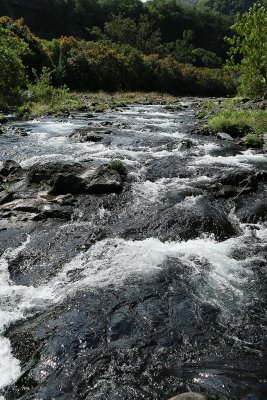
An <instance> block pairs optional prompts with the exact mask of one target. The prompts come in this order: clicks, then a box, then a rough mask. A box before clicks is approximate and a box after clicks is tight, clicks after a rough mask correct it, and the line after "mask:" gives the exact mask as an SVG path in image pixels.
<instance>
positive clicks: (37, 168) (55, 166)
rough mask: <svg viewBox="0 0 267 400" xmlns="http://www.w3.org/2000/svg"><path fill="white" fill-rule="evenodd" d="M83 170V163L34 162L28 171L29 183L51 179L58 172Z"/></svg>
mask: <svg viewBox="0 0 267 400" xmlns="http://www.w3.org/2000/svg"><path fill="white" fill-rule="evenodd" d="M81 170H82V165H81V164H78V163H76V164H64V163H56V162H55V163H53V162H49V163H46V164H39V163H37V164H34V165H32V166H31V167H30V168H29V169H28V171H27V181H28V183H29V184H32V183H37V184H39V183H41V182H43V181H50V180H51V178H52V177H53V176H54V175H55V174H58V173H62V174H65V173H75V172H76V173H77V172H80V171H81ZM64 194H65V193H64Z"/></svg>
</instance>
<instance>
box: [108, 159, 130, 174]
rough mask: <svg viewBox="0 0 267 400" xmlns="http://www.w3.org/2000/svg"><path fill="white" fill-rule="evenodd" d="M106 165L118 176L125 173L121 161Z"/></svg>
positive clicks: (112, 161)
mask: <svg viewBox="0 0 267 400" xmlns="http://www.w3.org/2000/svg"><path fill="white" fill-rule="evenodd" d="M108 165H109V167H110V168H111V169H114V170H115V171H117V172H118V173H119V174H122V175H123V174H125V173H126V167H125V165H124V164H123V162H122V161H121V160H111V161H110V162H109V164H108Z"/></svg>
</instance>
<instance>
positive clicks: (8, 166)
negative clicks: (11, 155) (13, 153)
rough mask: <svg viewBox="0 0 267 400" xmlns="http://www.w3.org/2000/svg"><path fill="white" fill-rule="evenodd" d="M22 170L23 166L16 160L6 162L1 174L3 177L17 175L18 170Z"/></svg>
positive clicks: (0, 171)
mask: <svg viewBox="0 0 267 400" xmlns="http://www.w3.org/2000/svg"><path fill="white" fill-rule="evenodd" d="M20 169H22V168H21V166H20V165H19V164H18V163H17V162H16V161H14V160H6V161H4V163H3V166H2V169H1V170H0V174H1V175H3V176H8V175H10V174H15V173H16V172H17V171H18V170H20Z"/></svg>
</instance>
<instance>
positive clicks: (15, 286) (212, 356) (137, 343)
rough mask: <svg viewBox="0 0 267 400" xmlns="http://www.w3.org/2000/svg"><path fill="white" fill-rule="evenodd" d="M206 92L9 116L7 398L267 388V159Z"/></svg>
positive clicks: (240, 392)
mask: <svg viewBox="0 0 267 400" xmlns="http://www.w3.org/2000/svg"><path fill="white" fill-rule="evenodd" d="M197 106H198V104H197V101H196V100H194V99H184V100H183V101H182V102H181V106H180V107H179V109H174V110H172V109H168V110H166V109H164V107H163V106H161V105H151V106H150V105H143V106H141V105H133V106H130V107H126V108H123V109H122V110H121V111H113V112H106V113H103V114H97V115H96V116H95V117H93V118H90V120H89V119H86V118H85V116H84V115H82V114H81V115H78V114H77V115H75V118H69V119H66V120H61V121H60V120H58V119H54V118H52V117H49V118H41V119H39V120H33V121H27V122H12V123H11V122H10V123H8V124H7V125H6V126H5V128H4V130H3V133H2V134H1V136H0V144H1V154H0V162H1V164H0V187H1V189H2V191H0V276H1V281H0V315H1V320H0V333H1V336H0V388H1V389H0V390H1V392H0V398H1V395H2V396H3V399H5V400H15V399H21V400H36V399H38V400H52V399H61V400H78V399H84V400H89V399H90V400H119V399H121V400H134V399H136V400H137V399H138V400H139V399H149V400H167V399H169V398H171V397H173V396H175V395H179V394H181V393H184V392H196V393H198V394H199V395H198V396H200V397H196V398H206V399H218V400H233V399H240V400H241V399H242V400H264V399H266V398H267V369H266V365H267V352H266V329H267V319H266V305H267V304H266V302H267V299H266V293H267V291H266V289H267V288H266V286H267V279H266V276H267V274H266V273H267V271H266V270H267V267H266V258H267V253H266V250H267V244H266V239H267V230H266V215H267V205H266V194H267V157H266V154H265V153H264V151H262V150H253V149H247V148H243V147H242V146H241V145H240V144H237V143H235V141H232V140H227V138H222V137H211V136H201V135H199V134H195V133H194V132H195V131H196V128H197V119H196V113H197ZM222 139H225V140H222ZM114 160H115V161H114ZM116 160H121V161H122V163H119V162H117V161H116ZM201 394H202V395H203V396H201ZM196 396H197V395H196ZM188 398H189V397H188Z"/></svg>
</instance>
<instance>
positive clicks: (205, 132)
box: [190, 125, 214, 136]
mask: <svg viewBox="0 0 267 400" xmlns="http://www.w3.org/2000/svg"><path fill="white" fill-rule="evenodd" d="M190 133H192V134H197V135H202V136H212V135H214V131H213V129H212V128H211V127H210V126H209V125H203V126H200V127H198V128H195V129H192V130H191V131H190Z"/></svg>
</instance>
